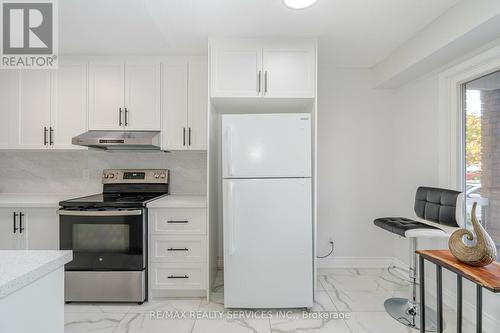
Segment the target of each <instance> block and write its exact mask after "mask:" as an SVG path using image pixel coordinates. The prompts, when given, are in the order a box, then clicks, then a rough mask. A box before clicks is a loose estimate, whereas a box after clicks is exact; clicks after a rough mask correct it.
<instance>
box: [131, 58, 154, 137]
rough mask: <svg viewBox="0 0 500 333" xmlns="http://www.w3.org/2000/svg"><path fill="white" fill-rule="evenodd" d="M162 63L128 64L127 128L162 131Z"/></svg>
mask: <svg viewBox="0 0 500 333" xmlns="http://www.w3.org/2000/svg"><path fill="white" fill-rule="evenodd" d="M160 73H161V72H160V63H159V62H158V63H156V62H149V63H148V62H127V64H126V68H125V107H126V108H127V110H126V114H124V116H125V117H126V118H124V122H125V128H126V129H130V130H158V131H159V130H160V94H161V88H160Z"/></svg>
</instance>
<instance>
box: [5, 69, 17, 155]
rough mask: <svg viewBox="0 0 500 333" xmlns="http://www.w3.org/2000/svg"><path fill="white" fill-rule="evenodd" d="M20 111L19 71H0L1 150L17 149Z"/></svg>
mask: <svg viewBox="0 0 500 333" xmlns="http://www.w3.org/2000/svg"><path fill="white" fill-rule="evenodd" d="M18 110H19V71H17V70H5V69H2V70H1V71H0V149H9V148H15V147H14V145H15V143H16V141H17V135H16V133H17V131H16V128H17V124H16V120H17V113H18Z"/></svg>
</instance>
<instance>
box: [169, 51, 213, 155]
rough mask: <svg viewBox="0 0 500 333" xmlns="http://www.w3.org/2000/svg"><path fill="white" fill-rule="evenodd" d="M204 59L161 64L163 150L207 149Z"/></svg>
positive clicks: (205, 66) (178, 60) (170, 60)
mask: <svg viewBox="0 0 500 333" xmlns="http://www.w3.org/2000/svg"><path fill="white" fill-rule="evenodd" d="M207 70H208V69H207V58H206V57H171V58H167V59H166V60H165V61H164V63H163V120H162V149H163V150H205V149H207V114H208V111H207V102H208V97H207V95H208V92H207V91H208V88H207V76H208V73H207Z"/></svg>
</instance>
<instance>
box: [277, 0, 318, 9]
mask: <svg viewBox="0 0 500 333" xmlns="http://www.w3.org/2000/svg"><path fill="white" fill-rule="evenodd" d="M316 1H317V0H283V3H284V4H285V6H287V7H288V8H292V9H304V8H307V7H310V6H312V5H314V3H315V2H316Z"/></svg>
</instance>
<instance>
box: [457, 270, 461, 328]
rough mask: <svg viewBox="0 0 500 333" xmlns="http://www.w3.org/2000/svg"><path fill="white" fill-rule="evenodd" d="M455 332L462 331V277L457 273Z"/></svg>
mask: <svg viewBox="0 0 500 333" xmlns="http://www.w3.org/2000/svg"><path fill="white" fill-rule="evenodd" d="M457 333H462V277H461V276H460V275H457Z"/></svg>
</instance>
